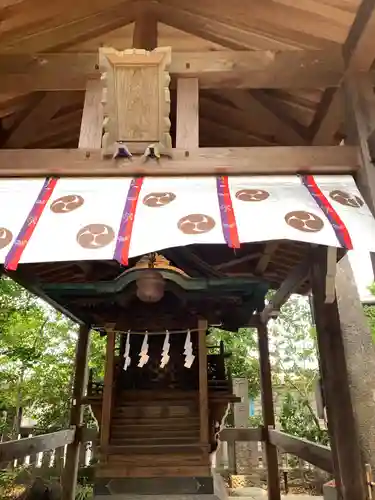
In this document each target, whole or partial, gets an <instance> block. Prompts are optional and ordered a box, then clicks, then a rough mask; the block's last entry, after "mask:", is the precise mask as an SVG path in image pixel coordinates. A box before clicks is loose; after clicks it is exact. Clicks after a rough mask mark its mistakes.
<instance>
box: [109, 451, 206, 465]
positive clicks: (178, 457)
mask: <svg viewBox="0 0 375 500" xmlns="http://www.w3.org/2000/svg"><path fill="white" fill-rule="evenodd" d="M207 459H208V453H207V451H204V450H201V449H196V448H193V449H191V448H190V447H187V448H186V449H181V450H179V452H175V453H169V454H167V455H166V454H165V455H163V454H153V453H150V454H147V455H144V454H142V455H134V454H132V455H129V454H127V455H108V458H107V462H108V463H114V464H115V463H118V464H120V465H122V466H126V465H134V464H141V465H142V467H152V466H154V465H155V464H158V465H169V464H171V463H172V464H177V463H178V464H180V465H205V464H207Z"/></svg>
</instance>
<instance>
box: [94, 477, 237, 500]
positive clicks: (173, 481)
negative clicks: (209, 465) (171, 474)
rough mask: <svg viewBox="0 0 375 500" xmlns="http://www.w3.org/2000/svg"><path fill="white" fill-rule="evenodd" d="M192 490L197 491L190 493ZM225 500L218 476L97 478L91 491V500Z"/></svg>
mask: <svg viewBox="0 0 375 500" xmlns="http://www.w3.org/2000/svg"><path fill="white" fill-rule="evenodd" d="M151 488H153V490H152V489H151ZM194 488H195V490H196V491H192V490H193V489H194ZM184 490H185V491H184ZM189 490H190V491H189ZM152 492H154V494H153V493H152ZM227 498H228V493H227V491H226V488H225V485H224V482H223V480H222V478H221V477H219V476H217V475H215V477H206V478H192V477H191V478H187V477H184V478H177V477H175V478H121V479H112V480H111V479H104V478H101V479H100V480H99V478H98V479H97V480H96V484H95V488H94V500H227Z"/></svg>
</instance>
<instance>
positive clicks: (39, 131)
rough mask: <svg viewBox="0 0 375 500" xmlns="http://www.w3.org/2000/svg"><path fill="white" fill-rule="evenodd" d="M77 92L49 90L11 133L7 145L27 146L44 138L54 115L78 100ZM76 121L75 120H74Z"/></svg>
mask: <svg viewBox="0 0 375 500" xmlns="http://www.w3.org/2000/svg"><path fill="white" fill-rule="evenodd" d="M76 98H77V94H76V93H75V92H64V93H62V94H61V93H56V92H47V93H46V94H45V95H44V96H43V97H42V99H41V100H40V101H38V102H37V103H36V104H35V106H33V107H32V109H31V110H30V112H29V113H28V114H27V116H25V117H24V118H23V120H22V121H21V122H20V123H19V124H18V126H17V127H16V128H14V130H13V131H12V133H11V134H10V136H9V138H8V140H7V141H6V143H5V147H7V148H12V147H18V148H22V147H26V146H28V145H29V144H31V143H37V142H39V141H40V140H41V139H42V136H43V130H45V129H47V128H48V123H49V122H50V121H51V120H52V118H53V117H54V115H55V114H56V113H57V112H58V111H59V109H61V108H63V107H64V106H66V105H67V104H69V103H71V102H72V101H74V100H76ZM73 122H74V121H73Z"/></svg>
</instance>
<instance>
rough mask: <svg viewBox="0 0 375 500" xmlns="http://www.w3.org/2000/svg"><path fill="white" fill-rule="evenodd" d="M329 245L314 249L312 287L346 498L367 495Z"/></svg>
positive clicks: (338, 468) (335, 448) (330, 421)
mask: <svg viewBox="0 0 375 500" xmlns="http://www.w3.org/2000/svg"><path fill="white" fill-rule="evenodd" d="M326 274H327V247H321V246H320V247H317V248H314V249H313V250H312V268H311V286H312V292H313V305H314V316H315V325H316V331H317V340H318V347H319V356H320V363H321V369H322V375H323V390H324V395H325V402H326V405H327V417H328V425H329V428H330V434H331V436H332V438H333V443H332V444H333V451H334V467H335V478H336V480H337V482H338V483H339V484H341V493H342V498H343V499H344V500H352V499H354V498H355V499H356V500H364V499H365V498H367V496H366V495H367V492H366V487H365V474H364V469H363V462H362V457H361V451H360V447H359V439H358V433H357V428H356V425H355V420H354V414H353V407H352V400H351V395H350V389H349V378H348V370H347V364H346V355H345V348H344V343H343V334H342V329H341V324H340V316H339V309H338V304H337V299H335V300H334V302H332V303H325V290H326Z"/></svg>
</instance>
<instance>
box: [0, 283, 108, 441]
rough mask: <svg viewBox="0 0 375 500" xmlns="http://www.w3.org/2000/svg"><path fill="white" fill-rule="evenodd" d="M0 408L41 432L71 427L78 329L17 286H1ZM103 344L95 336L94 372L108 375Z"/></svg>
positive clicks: (17, 423)
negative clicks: (33, 422) (32, 421)
mask: <svg viewBox="0 0 375 500" xmlns="http://www.w3.org/2000/svg"><path fill="white" fill-rule="evenodd" d="M0 328H1V336H0V407H2V408H7V409H16V411H15V413H16V416H18V417H16V419H15V421H14V423H13V433H17V432H18V427H19V425H20V416H21V411H20V409H21V408H22V409H23V413H24V414H25V415H27V416H30V417H33V418H35V419H37V421H38V426H39V427H42V428H48V429H54V428H61V427H66V425H67V423H68V416H69V408H70V400H71V389H72V381H73V370H74V358H75V348H76V341H77V326H76V325H75V324H73V323H72V322H71V321H70V320H68V319H67V318H65V317H63V316H62V315H61V314H60V313H57V312H56V311H54V310H52V309H51V308H50V307H48V306H47V305H45V304H44V303H43V302H42V301H41V300H39V299H37V298H35V297H34V296H32V295H31V294H29V293H28V292H27V291H25V290H23V289H22V288H21V287H20V286H18V285H17V284H16V283H14V282H13V281H11V280H9V279H6V278H3V279H1V280H0ZM103 357H104V342H103V339H101V338H100V336H99V335H97V334H95V333H93V335H92V343H91V356H90V358H91V359H90V362H91V366H93V367H94V368H96V371H97V372H99V374H100V371H102V369H103V365H104V363H103Z"/></svg>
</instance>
